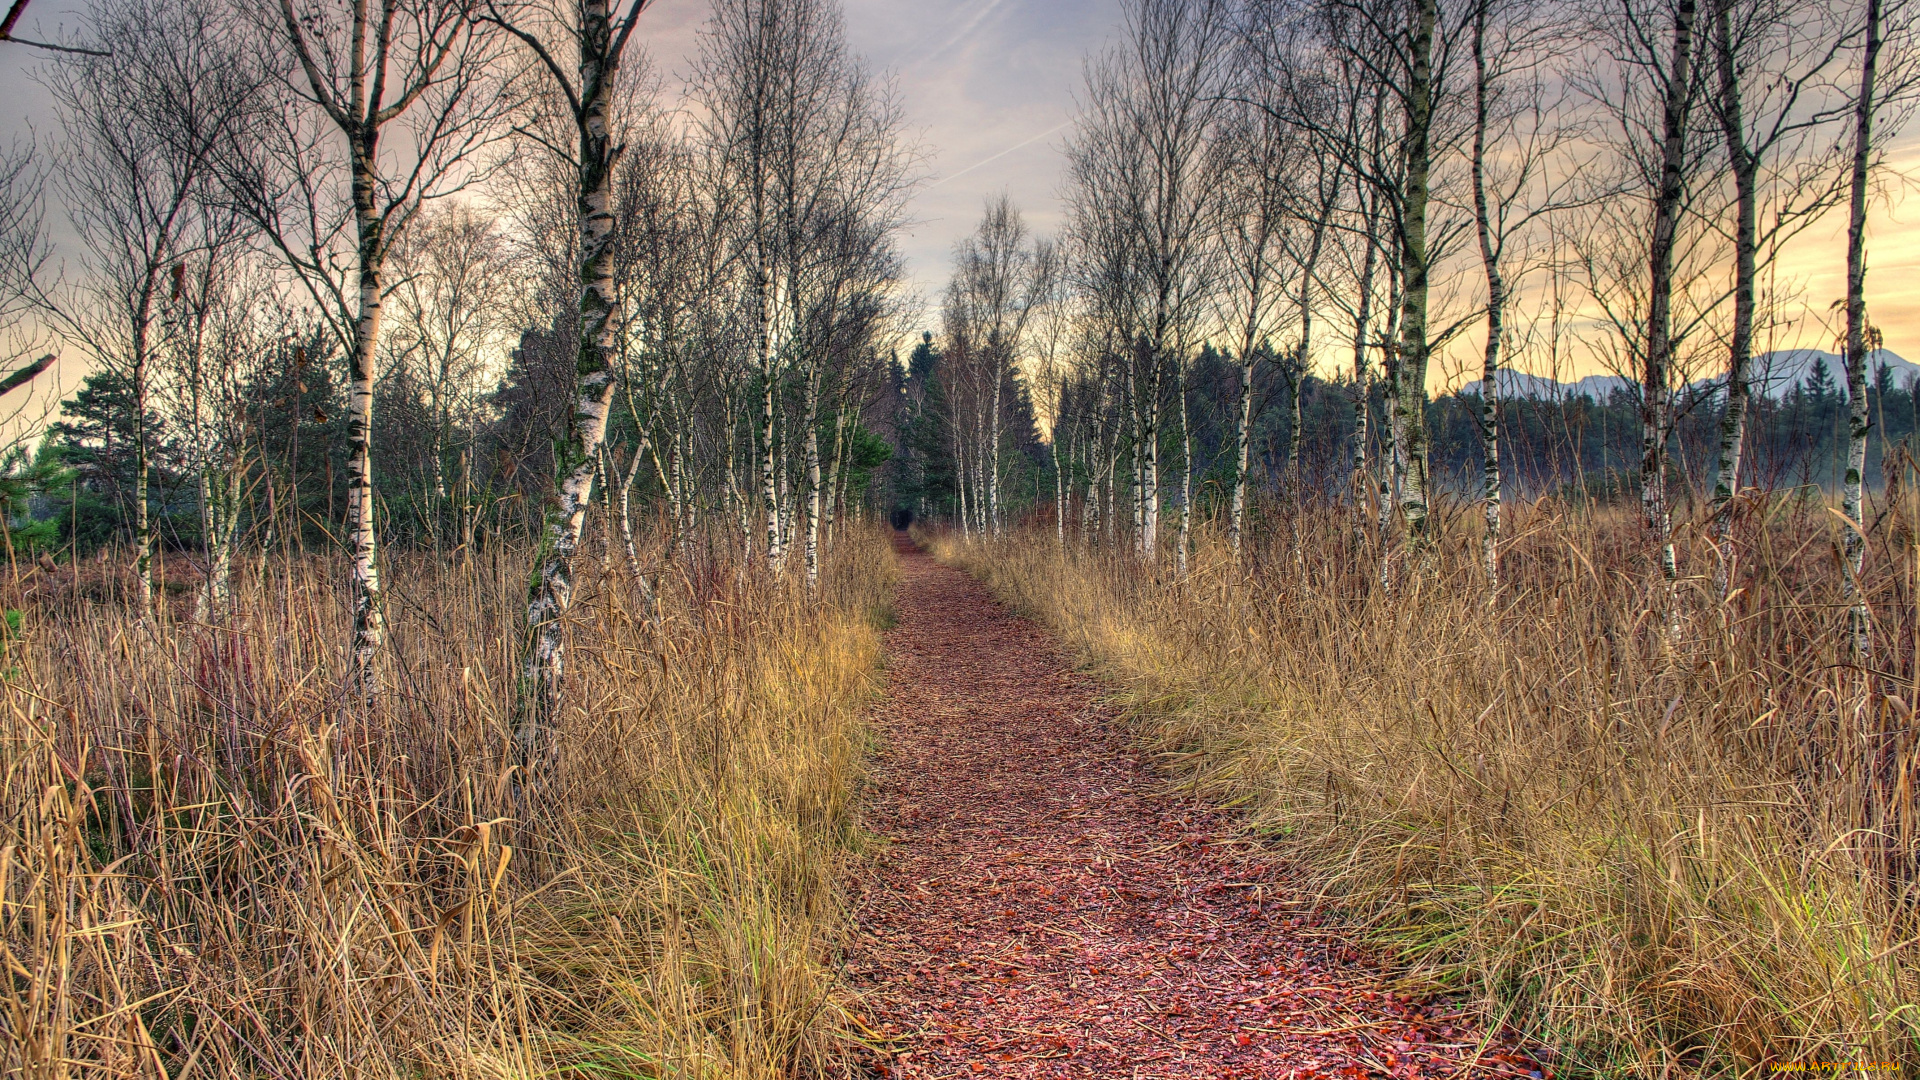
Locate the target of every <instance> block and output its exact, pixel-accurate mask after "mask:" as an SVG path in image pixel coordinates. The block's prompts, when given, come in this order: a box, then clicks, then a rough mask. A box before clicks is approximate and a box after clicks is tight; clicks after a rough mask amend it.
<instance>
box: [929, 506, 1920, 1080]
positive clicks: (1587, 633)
mask: <svg viewBox="0 0 1920 1080" xmlns="http://www.w3.org/2000/svg"><path fill="white" fill-rule="evenodd" d="M1517 517H1518V520H1517V521H1516V526H1517V527H1516V528H1515V529H1514V530H1513V531H1514V534H1515V535H1517V537H1518V538H1517V539H1516V541H1515V542H1514V543H1513V544H1511V545H1510V546H1509V548H1508V551H1507V555H1506V567H1507V572H1508V575H1509V583H1508V588H1507V589H1506V591H1505V592H1504V593H1503V594H1502V595H1501V596H1500V598H1499V600H1498V601H1497V603H1495V604H1493V605H1492V606H1490V605H1489V603H1488V599H1487V593H1486V589H1485V587H1484V585H1483V584H1482V578H1481V575H1480V573H1479V570H1478V568H1477V565H1476V560H1477V557H1478V552H1479V544H1478V539H1477V536H1476V535H1475V533H1474V530H1473V529H1472V527H1471V526H1470V525H1469V524H1466V522H1468V521H1470V520H1471V519H1470V516H1469V515H1467V514H1464V513H1456V515H1455V517H1454V522H1455V524H1454V525H1453V526H1451V527H1450V528H1449V530H1448V533H1447V537H1446V539H1445V540H1444V541H1443V543H1442V544H1441V547H1440V550H1439V552H1438V555H1437V557H1436V559H1435V561H1434V563H1433V565H1432V566H1431V568H1430V570H1428V571H1427V572H1423V573H1410V572H1408V567H1407V566H1406V565H1405V563H1404V562H1401V563H1400V564H1399V567H1398V570H1397V571H1396V572H1395V574H1394V580H1395V582H1396V584H1395V587H1394V588H1393V590H1392V591H1391V592H1389V591H1386V590H1383V588H1382V587H1381V586H1380V584H1379V581H1378V575H1379V561H1378V558H1377V557H1376V555H1375V554H1374V553H1372V552H1370V551H1368V550H1365V549H1364V548H1357V547H1356V546H1355V541H1354V540H1353V539H1352V533H1351V531H1350V527H1349V523H1348V521H1347V518H1346V516H1345V512H1344V511H1342V510H1339V509H1331V508H1330V509H1323V510H1319V511H1310V510H1303V511H1299V512H1297V513H1292V514H1273V515H1270V517H1269V519H1268V521H1267V522H1266V523H1265V524H1264V526H1263V528H1262V530H1261V535H1262V540H1261V542H1260V543H1258V544H1257V545H1256V546H1255V548H1254V550H1253V551H1252V552H1251V553H1250V559H1249V564H1248V568H1247V569H1244V570H1243V569H1239V568H1236V567H1235V566H1234V565H1233V564H1232V562H1231V561H1230V560H1229V559H1228V558H1227V556H1226V554H1225V552H1224V550H1223V548H1222V546H1221V545H1219V544H1217V543H1210V544H1206V545H1203V547H1202V550H1201V551H1200V553H1199V555H1198V557H1197V559H1196V561H1195V564H1194V569H1193V570H1192V572H1191V575H1190V576H1189V577H1188V578H1187V579H1186V580H1175V579H1173V578H1172V576H1171V575H1170V574H1168V573H1167V572H1165V571H1164V570H1154V569H1151V568H1148V567H1145V566H1142V565H1141V564H1140V563H1138V562H1137V561H1135V560H1133V559H1131V558H1127V557H1120V556H1115V555H1111V554H1102V553H1099V552H1096V551H1094V550H1092V549H1090V548H1087V547H1082V546H1081V545H1079V544H1078V543H1076V542H1072V541H1070V542H1069V545H1068V547H1067V548H1066V549H1064V550H1063V549H1061V548H1059V547H1058V546H1057V545H1056V543H1055V541H1054V538H1053V537H1052V535H1051V531H1050V530H1048V531H1046V532H1039V531H1034V532H1029V533H1027V534H1024V535H1021V536H1019V537H1018V538H1015V539H1012V540H1009V541H1005V542H1001V543H998V544H986V543H975V544H967V543H963V542H961V541H960V540H959V539H958V538H955V537H952V536H942V537H939V538H938V539H937V541H936V543H935V547H936V550H937V551H938V552H939V553H941V554H944V555H945V556H947V557H948V558H950V559H953V560H955V561H957V562H958V563H959V564H961V565H962V566H964V567H965V568H967V569H969V570H971V571H972V572H973V573H975V574H976V575H978V576H979V577H981V578H983V579H984V580H986V581H987V582H988V583H989V585H990V586H991V587H992V588H993V589H994V590H995V591H996V592H997V593H999V594H1000V595H1001V596H1003V597H1004V598H1006V599H1008V600H1009V601H1011V602H1012V603H1014V604H1015V605H1017V606H1018V607H1019V608H1020V609H1021V610H1023V611H1026V612H1028V613H1030V614H1032V615H1034V616H1036V617H1038V618H1039V619H1041V620H1043V621H1044V622H1046V623H1048V624H1050V625H1051V626H1053V627H1054V628H1056V629H1057V630H1058V631H1059V632H1060V633H1062V634H1063V635H1064V636H1065V637H1066V638H1067V639H1068V641H1069V642H1071V643H1072V644H1073V645H1075V646H1077V647H1078V648H1079V649H1081V650H1082V651H1083V652H1084V653H1085V655H1086V656H1087V657H1088V658H1089V660H1090V661H1091V662H1092V663H1093V664H1094V665H1095V666H1096V667H1097V668H1098V670H1100V671H1101V672H1103V673H1104V674H1105V675H1107V676H1108V677H1109V678H1111V679H1112V680H1113V681H1114V683H1115V684H1116V687H1117V690H1118V693H1119V697H1120V699H1121V700H1123V701H1124V702H1125V703H1126V704H1127V706H1128V709H1129V712H1130V715H1131V716H1132V717H1134V718H1135V719H1136V720H1137V722H1138V724H1139V725H1140V729H1141V732H1142V734H1143V736H1144V738H1145V739H1146V740H1147V742H1148V743H1149V744H1150V746H1151V747H1152V749H1153V750H1154V751H1155V752H1157V754H1158V755H1159V757H1160V759H1161V760H1162V761H1164V763H1165V764H1166V766H1167V768H1168V769H1169V770H1170V771H1171V773H1172V774H1173V775H1174V776H1175V777H1177V779H1178V781H1179V782H1180V783H1182V784H1185V785H1188V786H1190V787H1192V788H1193V789H1195V790H1197V791H1198V792H1200V793H1202V794H1203V795H1205V796H1207V797H1209V798H1211V799H1213V800H1216V801H1218V802H1219V803H1221V804H1224V805H1227V806H1232V807H1240V808H1243V809H1244V811H1245V812H1246V813H1247V815H1248V816H1249V818H1250V820H1251V822H1252V823H1253V824H1254V826H1255V827H1256V828H1258V829H1259V830H1261V831H1262V832H1264V833H1266V834H1267V835H1269V836H1270V837H1271V838H1272V840H1273V842H1274V844H1275V845H1276V848H1277V850H1279V851H1280V852H1282V853H1283V854H1285V855H1287V856H1289V857H1291V858H1292V859H1293V860H1295V861H1297V863H1298V865H1299V867H1300V869H1301V871H1302V874H1303V877H1304V880H1305V881H1306V882H1308V883H1309V885H1308V887H1309V888H1310V889H1316V890H1318V891H1319V892H1320V894H1321V896H1322V897H1323V898H1324V899H1325V900H1327V901H1328V902H1330V903H1332V904H1334V905H1336V906H1338V907H1341V908H1343V909H1345V910H1346V911H1347V912H1349V913H1350V914H1351V915H1352V917H1354V918H1355V919H1357V920H1359V921H1361V922H1363V923H1364V924H1365V925H1366V926H1367V927H1368V928H1369V929H1370V930H1371V932H1372V933H1373V934H1374V935H1375V937H1376V938H1377V939H1378V940H1379V941H1381V942H1382V943H1384V944H1385V945H1386V946H1387V947H1389V948H1390V950H1391V951H1392V952H1393V953H1395V954H1397V956H1398V958H1399V960H1400V961H1401V964H1402V968H1403V970H1404V972H1405V978H1406V979H1407V980H1408V981H1409V982H1410V983H1413V984H1417V985H1420V986H1423V987H1426V988H1428V989H1434V990H1442V991H1451V992H1457V993H1461V994H1464V995H1467V996H1470V997H1471V998H1472V999H1474V1000H1477V1001H1478V1002H1479V1003H1480V1005H1481V1006H1482V1007H1483V1008H1484V1009H1485V1011H1486V1012H1487V1014H1488V1015H1489V1016H1490V1017H1492V1018H1495V1019H1504V1020H1509V1021H1511V1022H1513V1023H1515V1024H1516V1025H1518V1026H1521V1027H1522V1028H1524V1029H1525V1030H1527V1031H1528V1032H1530V1033H1531V1034H1532V1035H1534V1036H1536V1037H1538V1038H1539V1039H1540V1040H1542V1041H1543V1042H1544V1043H1545V1044H1547V1045H1548V1046H1549V1047H1550V1048H1551V1050H1552V1052H1553V1053H1555V1054H1556V1055H1558V1057H1559V1059H1560V1061H1561V1068H1562V1070H1563V1071H1566V1070H1568V1069H1569V1068H1571V1069H1573V1070H1574V1071H1589V1070H1590V1071H1594V1072H1599V1073H1611V1074H1631V1075H1640V1076H1652V1075H1663V1076H1664V1075H1666V1074H1668V1073H1669V1072H1671V1071H1674V1070H1677V1069H1679V1070H1688V1071H1692V1070H1701V1071H1706V1072H1711V1073H1740V1074H1756V1073H1762V1072H1765V1071H1768V1070H1769V1069H1771V1068H1772V1067H1774V1066H1778V1065H1784V1064H1787V1063H1790V1062H1812V1061H1830V1062H1831V1061H1841V1062H1860V1061H1870V1062H1871V1061H1879V1062H1897V1063H1899V1064H1900V1066H1901V1067H1902V1068H1903V1069H1911V1068H1913V1067H1915V1066H1920V970H1917V969H1916V967H1915V959H1916V952H1915V950H1916V943H1917V942H1920V917H1916V913H1915V901H1916V893H1915V881H1916V877H1915V870H1916V868H1917V864H1916V854H1917V853H1920V849H1917V848H1916V836H1917V835H1920V830H1917V829H1916V824H1917V823H1916V820H1915V806H1914V798H1913V787H1914V778H1915V776H1914V774H1915V767H1916V763H1915V749H1916V746H1917V745H1920V740H1917V739H1916V731H1915V727H1914V722H1913V716H1912V712H1911V706H1910V703H1912V702H1914V701H1916V700H1920V699H1917V698H1916V695H1915V693H1914V678H1915V674H1916V669H1915V664H1914V651H1915V649H1916V648H1920V640H1917V639H1916V637H1915V635H1914V625H1915V621H1914V612H1915V598H1916V594H1915V589H1914V584H1915V573H1916V566H1920V560H1916V557H1915V550H1914V531H1913V529H1912V527H1911V526H1912V522H1911V520H1910V519H1909V520H1908V521H1907V522H1906V523H1905V524H1904V525H1900V526H1898V527H1896V528H1888V527H1887V523H1886V520H1885V519H1883V520H1882V522H1881V526H1882V530H1883V531H1882V532H1880V533H1878V534H1877V539H1876V542H1875V549H1874V558H1873V562H1872V565H1871V567H1870V574H1869V577H1868V582H1867V584H1868V587H1869V590H1870V592H1871V594H1872V595H1873V598H1874V601H1875V617H1876V620H1877V623H1878V634H1879V637H1878V641H1879V643H1880V648H1881V650H1882V651H1881V652H1880V654H1879V655H1878V656H1877V657H1875V658H1874V659H1873V661H1872V662H1871V663H1870V664H1869V665H1868V669H1867V670H1861V669H1860V668H1858V667H1856V666H1854V665H1851V664H1849V663H1847V658H1846V656H1845V654H1844V651H1843V649H1844V644H1843V642H1844V636H1843V634H1842V630H1843V625H1844V606H1843V604H1842V597H1841V596H1840V594H1839V590H1838V585H1837V579H1838V571H1837V568H1836V562H1837V560H1836V558H1835V555H1834V540H1835V536H1836V533H1835V531H1834V529H1833V528H1832V525H1833V519H1832V516H1831V515H1830V514H1828V513H1827V512H1826V508H1825V507H1824V505H1823V504H1820V503H1818V502H1817V501H1815V502H1813V503H1810V504H1809V503H1805V502H1804V501H1803V502H1800V503H1796V502H1794V501H1792V500H1773V501H1767V502H1764V503H1763V504H1761V505H1759V506H1757V507H1756V508H1754V509H1753V510H1752V511H1751V512H1749V513H1747V514H1746V515H1745V516H1744V517H1743V520H1742V522H1741V524H1740V527H1739V529H1738V530H1737V533H1736V537H1737V540H1738V548H1737V551H1738V552H1739V553H1740V555H1741V557H1742V564H1741V566H1740V567H1739V569H1738V570H1737V572H1736V584H1737V585H1738V587H1739V591H1738V592H1736V593H1735V594H1734V595H1733V596H1732V598H1731V599H1730V601H1728V602H1727V603H1724V604H1723V603H1721V602H1720V600H1719V599H1718V594H1717V592H1716V590H1715V589H1714V587H1713V584H1712V576H1713V573H1712V568H1713V565H1714V561H1713V557H1712V552H1711V549H1710V548H1708V547H1707V546H1706V544H1705V541H1704V539H1702V538H1701V537H1700V535H1699V534H1697V533H1695V534H1693V541H1692V544H1691V546H1690V547H1689V549H1688V551H1687V553H1686V554H1687V557H1686V563H1685V564H1686V565H1687V566H1688V568H1689V572H1690V573H1691V575H1692V576H1690V577H1688V578H1687V579H1686V580H1684V581H1683V582H1682V583H1681V588H1680V599H1679V604H1678V610H1679V625H1680V630H1679V634H1678V636H1677V637H1674V636H1670V634H1669V632H1668V630H1667V629H1666V619H1665V618H1664V617H1663V616H1662V615H1661V614H1660V610H1661V608H1662V603H1661V602H1660V592H1659V590H1649V588H1648V586H1647V581H1648V575H1647V566H1646V564H1645V563H1644V562H1642V561H1640V559H1641V555H1640V552H1641V550H1642V547H1643V544H1642V541H1641V534H1640V533H1639V531H1638V527H1637V525H1636V523H1635V519H1634V517H1633V515H1631V514H1630V513H1628V512H1626V511H1624V510H1622V511H1619V512H1600V513H1598V514H1597V516H1594V517H1586V516H1583V515H1579V514H1574V513H1572V512H1571V511H1569V510H1568V509H1567V508H1565V507H1555V506H1554V505H1552V504H1541V505H1539V506H1536V507H1534V508H1531V509H1524V508H1523V509H1522V510H1521V511H1519V513H1518V514H1517ZM1415 569H1419V568H1418V567H1417V566H1416V567H1415ZM1873 1075H1877V1076H1884V1075H1888V1074H1887V1073H1885V1072H1877V1073H1874V1074H1873Z"/></svg>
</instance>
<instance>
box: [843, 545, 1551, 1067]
mask: <svg viewBox="0 0 1920 1080" xmlns="http://www.w3.org/2000/svg"><path fill="white" fill-rule="evenodd" d="M896 544H897V546H898V548H899V551H900V559H901V567H902V572H903V579H902V582H901V585H900V588H899V591H898V594H897V596H896V600H895V606H896V613H897V616H898V623H897V624H896V626H895V628H894V629H893V630H892V631H890V632H889V634H888V636H887V650H888V658H889V667H890V672H891V674H890V680H889V683H890V692H889V697H888V700H887V701H886V703H885V704H884V705H883V707H882V712H881V715H880V718H879V726H880V728H881V731H882V735H883V738H884V740H885V750H884V752H883V753H882V754H881V756H880V758H879V760H878V761H877V762H876V764H875V775H874V782H875V783H874V790H873V792H872V793H871V796H870V800H869V810H868V827H869V828H870V829H871V830H872V831H873V832H875V833H876V834H878V835H880V836H882V837H885V838H886V840H887V841H888V843H887V845H886V849H885V851H884V853H883V854H882V855H881V856H880V857H879V859H878V860H877V865H876V866H875V867H874V868H873V869H874V872H873V873H872V874H870V875H867V877H866V878H865V881H864V888H863V890H862V893H861V895H860V896H859V897H858V900H857V917H858V929H859V933H858V935H857V937H856V939H855V942H854V944H853V946H852V949H851V951H850V954H849V956H848V957H847V970H848V973H849V977H850V979H851V981H852V983H853V985H854V987H855V988H856V990H857V991H858V992H859V993H860V994H861V1002H860V1006H859V1010H860V1012H861V1014H862V1015H861V1016H860V1017H859V1019H860V1021H861V1023H862V1025H863V1026H864V1027H866V1028H867V1029H868V1031H869V1032H870V1033H871V1035H872V1036H873V1037H874V1038H873V1049H872V1052H871V1053H870V1055H869V1056H868V1058H867V1060H865V1061H863V1062H862V1063H861V1065H862V1067H863V1069H864V1070H865V1072H866V1074H867V1075H869V1076H882V1077H888V1078H896V1077H897V1078H906V1077H915V1078H920V1077H925V1078H935V1077H941V1078H944V1077H970V1076H995V1077H1129V1078H1137V1080H1149V1078H1175V1077H1180V1078H1185V1077H1209V1078H1221V1080H1233V1078H1254V1077H1262V1078H1264V1077H1286V1078H1290V1080H1311V1078H1319V1077H1325V1078H1332V1080H1347V1078H1357V1077H1368V1076H1392V1077H1404V1078H1409V1080H1414V1078H1421V1077H1456V1076H1467V1075H1473V1076H1501V1075H1505V1076H1511V1077H1531V1078H1541V1080H1550V1078H1551V1076H1552V1073H1551V1070H1549V1069H1546V1068H1544V1067H1543V1066H1541V1065H1539V1064H1537V1063H1536V1062H1535V1061H1534V1060H1533V1059H1532V1058H1531V1057H1529V1056H1528V1055H1526V1054H1524V1053H1522V1052H1520V1051H1518V1050H1516V1049H1515V1048H1514V1040H1513V1039H1512V1038H1511V1037H1510V1036H1508V1035H1506V1034H1505V1033H1500V1034H1497V1035H1495V1036H1493V1037H1489V1036H1488V1034H1487V1032H1486V1031H1485V1029H1484V1026H1483V1025H1481V1024H1480V1023H1479V1022H1478V1021H1477V1020H1476V1019H1475V1018H1473V1017H1470V1016H1466V1015H1463V1014H1461V1013H1459V1012H1458V1011H1457V1010H1455V1009H1453V1008H1451V1007H1450V1006H1448V1005H1447V1004H1446V1003H1445V1002H1423V1001H1417V1000H1414V999H1411V998H1409V997H1407V996H1404V995H1402V994H1398V993H1394V992H1392V991H1390V990H1389V989H1387V988H1386V986H1385V975H1386V973H1385V970H1384V969H1383V968H1382V967H1381V966H1380V964H1379V963H1378V962H1377V960H1376V959H1375V958H1374V957H1372V956H1370V955H1369V954H1368V953H1367V951H1366V950H1364V949H1362V948H1360V947H1359V946H1358V945H1357V944H1356V943H1355V942H1354V941H1353V939H1352V938H1351V937H1350V936H1348V935H1345V934H1342V933H1341V932H1340V931H1339V928H1338V927H1335V926H1330V925H1328V924H1327V922H1326V921H1325V919H1324V918H1323V916H1322V915H1321V913H1319V912H1318V911H1316V910H1315V909H1314V907H1313V905H1312V903H1311V901H1309V900H1298V899H1295V898H1293V897H1292V894H1291V892H1290V889H1289V882H1288V880H1287V877H1286V874H1285V868H1284V866H1283V865H1281V862H1280V860H1279V858H1278V857H1277V855H1276V853H1275V852H1274V851H1272V850H1271V849H1269V848H1266V847H1263V846H1261V845H1259V844H1256V843H1252V842H1250V841H1248V840H1247V839H1246V838H1244V837H1243V836H1241V835H1239V834H1238V833H1237V832H1236V829H1235V827H1234V823H1233V822H1232V820H1231V819H1230V818H1228V817H1226V816H1223V815H1220V814H1217V813H1213V812H1210V811H1208V810H1207V809H1206V808H1204V807H1202V806H1200V805H1197V804H1195V803H1194V802H1192V801H1190V800H1186V799H1182V798H1178V797H1175V796H1174V795H1172V794H1170V793H1169V792H1168V790H1167V788H1166V785H1165V784H1164V783H1162V782H1160V781H1159V780H1157V779H1156V778H1155V777H1154V776H1153V774H1152V772H1151V771H1150V770H1149V768H1148V767H1147V766H1146V765H1145V763H1144V762H1143V761H1142V760H1141V757H1140V755H1139V753H1138V752H1137V751H1136V750H1135V749H1134V748H1132V747H1131V746H1130V745H1129V742H1128V739H1127V736H1126V734H1125V732H1124V731H1122V730H1121V728H1120V725H1119V724H1118V723H1117V722H1116V717H1115V716H1114V715H1113V713H1112V711H1111V710H1109V709H1107V708H1104V707H1103V706H1102V705H1101V704H1100V703H1099V701H1098V699H1097V694H1098V690H1099V687H1098V685H1097V684H1096V683H1095V682H1093V680H1091V679H1089V678H1087V677H1085V676H1082V675H1079V674H1076V673H1074V672H1072V671H1071V670H1070V669H1069V667H1068V664H1067V662H1066V659H1065V657H1064V656H1063V654H1062V652H1061V650H1060V648H1059V646H1058V644H1057V643H1056V642H1055V641H1054V640H1053V639H1052V638H1051V637H1049V636H1048V635H1047V634H1046V632H1045V631H1043V630H1042V629H1040V628H1039V627H1037V626H1035V625H1034V624H1033V623H1031V622H1028V621H1026V620H1024V619H1020V618H1017V617H1015V616H1014V615H1012V614H1011V613H1010V612H1009V611H1007V609H1006V608H1005V607H1003V606H1002V605H1000V604H998V603H995V602H994V601H993V600H992V598H991V597H990V596H989V595H988V594H987V592H986V590H985V588H984V587H982V586H981V585H980V584H979V583H977V582H975V581H974V580H973V579H972V578H970V577H968V576H966V575H965V574H963V573H961V572H960V571H958V570H955V569H952V568H950V567H946V566H942V565H940V564H939V563H937V562H935V561H934V560H933V559H932V558H931V557H929V556H927V555H926V554H924V553H922V552H920V551H918V550H917V549H915V548H914V547H913V545H912V544H911V543H910V542H907V541H906V540H905V539H904V537H902V538H900V539H899V540H898V541H896Z"/></svg>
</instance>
